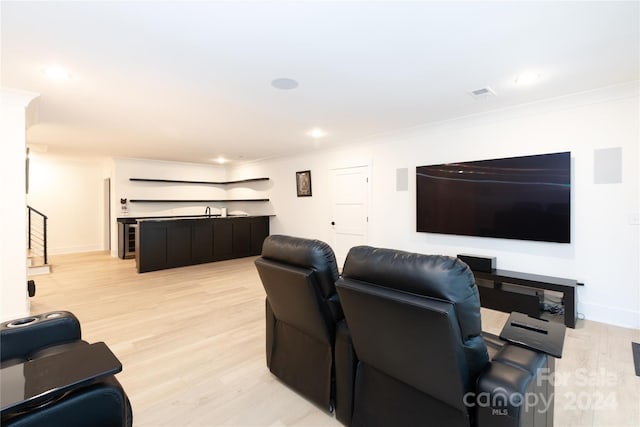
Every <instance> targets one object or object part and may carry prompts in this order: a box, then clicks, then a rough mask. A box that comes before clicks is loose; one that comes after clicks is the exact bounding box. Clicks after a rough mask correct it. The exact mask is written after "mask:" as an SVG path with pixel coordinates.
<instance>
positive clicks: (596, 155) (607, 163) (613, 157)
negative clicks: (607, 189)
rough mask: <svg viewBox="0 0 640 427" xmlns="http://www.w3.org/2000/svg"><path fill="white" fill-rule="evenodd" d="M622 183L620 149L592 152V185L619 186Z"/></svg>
mask: <svg viewBox="0 0 640 427" xmlns="http://www.w3.org/2000/svg"><path fill="white" fill-rule="evenodd" d="M621 182H622V147H616V148H603V149H601V150H594V151H593V183H594V184H620V183H621Z"/></svg>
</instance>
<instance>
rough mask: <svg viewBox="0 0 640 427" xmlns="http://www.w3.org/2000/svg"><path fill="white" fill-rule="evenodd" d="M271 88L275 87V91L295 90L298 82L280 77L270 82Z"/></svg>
mask: <svg viewBox="0 0 640 427" xmlns="http://www.w3.org/2000/svg"><path fill="white" fill-rule="evenodd" d="M271 86H273V87H275V88H276V89H281V90H290V89H295V88H297V87H298V82H297V81H295V80H293V79H290V78H287V77H282V78H279V79H275V80H273V81H271Z"/></svg>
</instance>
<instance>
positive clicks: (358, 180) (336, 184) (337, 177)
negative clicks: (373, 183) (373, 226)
mask: <svg viewBox="0 0 640 427" xmlns="http://www.w3.org/2000/svg"><path fill="white" fill-rule="evenodd" d="M330 174H331V182H332V199H333V200H332V216H331V246H332V247H333V250H334V252H335V254H336V260H337V262H338V267H339V268H340V269H341V270H342V265H343V264H344V260H345V258H346V256H347V253H348V252H349V249H351V248H352V247H353V246H358V245H364V244H366V243H367V225H368V206H367V205H368V189H369V166H357V167H351V168H343V169H332V170H331V172H330Z"/></svg>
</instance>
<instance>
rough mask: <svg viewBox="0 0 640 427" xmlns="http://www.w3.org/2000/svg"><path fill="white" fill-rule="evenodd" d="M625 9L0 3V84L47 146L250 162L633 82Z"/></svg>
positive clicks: (635, 14)
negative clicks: (35, 117) (481, 94)
mask: <svg viewBox="0 0 640 427" xmlns="http://www.w3.org/2000/svg"><path fill="white" fill-rule="evenodd" d="M639 4H640V3H639V2H637V1H631V2H612V1H603V2H592V1H590V2H483V1H475V2H457V1H447V2H433V1H425V2H419V1H412V2H401V1H389V2H384V1H355V2H350V1H340V2H338V1H333V2H329V1H297V2H293V1H288V2H285V1H260V2H245V1H195V2H187V1H179V2H178V1H139V2H136V1H126V2H120V1H104V2H99V1H93V2H77V1H76V2H57V1H46V2H16V1H2V2H1V6H0V8H1V9H0V11H1V25H2V26H1V46H0V47H1V61H2V62H1V70H0V71H1V83H2V87H5V88H15V89H23V90H28V91H33V92H37V93H40V94H41V97H40V100H39V122H38V123H37V124H36V125H35V126H33V127H31V128H30V129H29V130H28V132H27V142H28V143H29V144H33V145H35V146H36V147H40V148H47V149H48V151H49V152H52V153H53V152H59V153H65V154H69V153H73V154H77V155H100V156H103V155H104V156H115V157H136V158H149V159H164V160H174V161H189V162H212V161H213V159H215V158H217V157H218V156H224V157H225V158H227V159H230V160H231V161H236V162H237V161H247V160H253V159H261V158H268V157H273V156H281V155H286V154H290V153H297V152H302V151H308V150H310V149H317V148H324V147H333V146H337V145H340V144H346V143H350V142H354V141H358V140H363V139H366V138H368V137H371V136H373V135H378V134H384V133H387V132H390V131H394V130H398V129H403V128H409V127H413V126H419V125H422V124H428V123H433V122H438V121H443V120H448V119H452V118H455V117H461V116H466V115H471V114H477V113H482V112H485V111H489V110H495V109H501V108H505V107H509V106H513V105H517V104H522V103H528V102H534V101H536V100H540V99H544V98H550V97H557V96H562V95H566V94H570V93H575V92H581V91H585V90H590V89H594V88H598V87H603V86H609V85H615V84H620V83H625V82H630V81H634V80H638V79H639V77H640V69H639V64H640V57H639V52H640V23H639V22H640V8H639ZM51 65H57V66H62V67H65V68H66V69H67V70H68V71H69V73H70V76H71V77H70V78H69V79H68V80H66V81H51V80H49V79H48V78H47V77H46V76H45V74H44V73H43V70H44V69H45V67H47V66H51ZM524 71H533V72H535V73H536V74H538V75H539V79H538V81H537V82H536V83H535V84H533V85H529V86H523V85H517V84H515V82H514V80H515V79H516V77H517V76H518V74H519V73H522V72H524ZM277 78H291V79H294V80H296V81H297V82H298V87H297V88H295V89H290V90H281V89H277V88H274V87H273V86H272V85H271V82H272V81H273V80H274V79H277ZM487 86H489V87H491V88H492V89H493V90H494V91H495V93H496V96H495V97H491V98H488V99H483V100H477V99H474V98H473V97H472V96H471V95H470V94H469V91H471V90H475V89H479V88H483V87H487ZM314 127H319V128H321V129H323V130H324V131H325V132H326V136H324V137H323V138H318V139H314V138H312V137H311V136H309V135H308V132H309V131H310V130H311V129H312V128H314Z"/></svg>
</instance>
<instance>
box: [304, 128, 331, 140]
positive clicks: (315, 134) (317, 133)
mask: <svg viewBox="0 0 640 427" xmlns="http://www.w3.org/2000/svg"><path fill="white" fill-rule="evenodd" d="M307 135H309V136H310V137H311V138H315V139H318V138H322V137H323V136H326V135H327V132H325V131H323V130H322V129H320V128H313V129H311V130H310V131H309V132H307Z"/></svg>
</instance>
